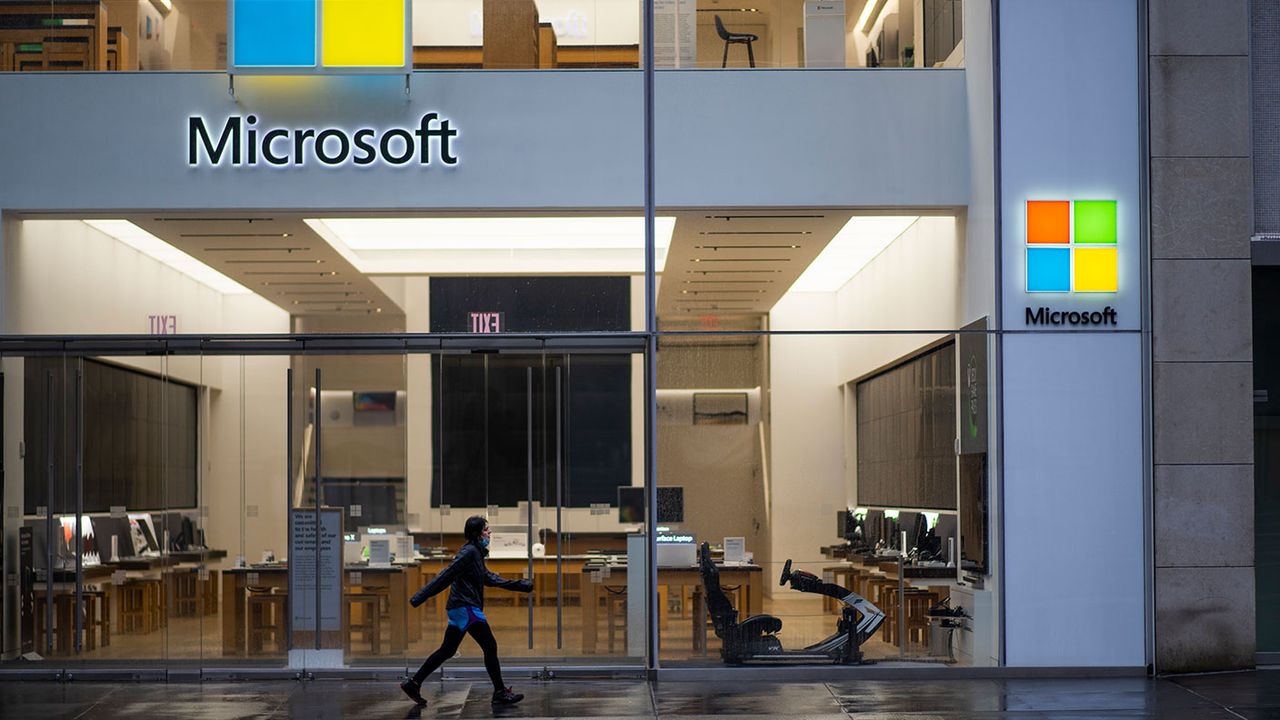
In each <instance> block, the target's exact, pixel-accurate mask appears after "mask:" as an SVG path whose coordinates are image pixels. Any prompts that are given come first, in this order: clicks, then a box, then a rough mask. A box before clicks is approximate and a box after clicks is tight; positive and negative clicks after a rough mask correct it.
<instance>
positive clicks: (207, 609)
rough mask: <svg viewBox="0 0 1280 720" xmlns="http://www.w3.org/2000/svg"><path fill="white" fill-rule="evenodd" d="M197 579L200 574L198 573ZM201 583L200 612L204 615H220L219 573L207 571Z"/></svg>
mask: <svg viewBox="0 0 1280 720" xmlns="http://www.w3.org/2000/svg"><path fill="white" fill-rule="evenodd" d="M197 577H199V572H198V571H197ZM199 583H200V611H201V613H202V614H204V615H217V614H218V571H217V570H206V571H205V578H204V579H203V580H200V581H199Z"/></svg>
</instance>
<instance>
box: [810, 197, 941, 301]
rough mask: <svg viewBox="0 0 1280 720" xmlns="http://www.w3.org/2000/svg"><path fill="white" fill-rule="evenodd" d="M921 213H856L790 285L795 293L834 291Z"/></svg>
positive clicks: (887, 245)
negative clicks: (908, 214) (864, 214)
mask: <svg viewBox="0 0 1280 720" xmlns="http://www.w3.org/2000/svg"><path fill="white" fill-rule="evenodd" d="M919 219H920V218H919V217H918V216H914V215H910V216H906V215H883V216H863V215H856V216H854V217H852V218H850V219H849V222H847V223H845V224H844V227H842V228H840V232H838V233H836V236H835V237H834V238H832V239H831V242H829V243H827V246H826V247H825V248H823V250H822V252H821V253H819V254H818V257H817V258H815V259H814V261H813V262H812V263H810V264H809V267H807V268H805V271H804V273H802V274H801V275H800V278H799V279H798V280H796V282H795V284H794V285H792V286H791V291H793V292H835V291H837V290H839V289H840V288H842V287H844V285H845V283H847V282H849V280H851V279H852V278H853V276H855V275H857V274H858V273H859V272H861V271H862V269H863V268H864V267H866V266H867V264H868V263H870V262H871V261H872V260H874V259H875V257H876V256H877V255H879V254H880V253H882V252H884V250H885V248H887V247H889V245H890V244H891V243H892V242H893V241H894V240H895V239H897V238H898V236H899V235H901V234H902V233H904V232H906V230H907V228H909V227H911V225H912V224H913V223H915V221H916V220H919Z"/></svg>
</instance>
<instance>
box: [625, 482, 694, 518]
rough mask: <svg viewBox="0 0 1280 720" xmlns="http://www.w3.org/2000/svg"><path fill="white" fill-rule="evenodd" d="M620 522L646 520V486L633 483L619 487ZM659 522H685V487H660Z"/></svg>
mask: <svg viewBox="0 0 1280 720" xmlns="http://www.w3.org/2000/svg"><path fill="white" fill-rule="evenodd" d="M618 522H622V523H642V522H644V488H643V487H635V486H631V485H621V486H619V487H618ZM658 522H660V523H681V522H684V488H683V487H660V488H658Z"/></svg>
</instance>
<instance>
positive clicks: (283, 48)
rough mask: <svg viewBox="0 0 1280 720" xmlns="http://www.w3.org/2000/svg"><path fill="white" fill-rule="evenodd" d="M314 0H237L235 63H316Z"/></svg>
mask: <svg viewBox="0 0 1280 720" xmlns="http://www.w3.org/2000/svg"><path fill="white" fill-rule="evenodd" d="M316 5H317V3H316V2H315V0H235V5H234V6H233V12H234V18H233V20H234V22H235V39H234V40H235V47H234V49H233V53H234V56H235V64H236V65H238V66H240V67H314V66H315V64H316Z"/></svg>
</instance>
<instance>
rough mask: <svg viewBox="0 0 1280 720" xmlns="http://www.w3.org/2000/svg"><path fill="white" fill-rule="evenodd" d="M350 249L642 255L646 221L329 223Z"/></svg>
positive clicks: (670, 224)
mask: <svg viewBox="0 0 1280 720" xmlns="http://www.w3.org/2000/svg"><path fill="white" fill-rule="evenodd" d="M306 222H307V224H308V225H310V226H311V227H312V228H313V229H315V228H316V224H317V223H319V224H322V225H323V226H325V227H327V228H328V229H329V230H330V231H331V232H332V234H334V235H336V236H337V237H338V238H340V239H341V240H342V242H343V243H344V244H345V245H346V246H347V247H348V248H350V249H352V250H355V251H362V250H641V249H643V248H644V218H639V217H487V218H324V219H319V220H307V221H306ZM675 225H676V219H675V218H673V217H659V218H656V223H655V228H654V230H655V232H654V242H655V244H656V245H657V247H658V249H660V250H664V249H666V248H667V247H668V246H670V245H671V233H672V231H674V230H675Z"/></svg>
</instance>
